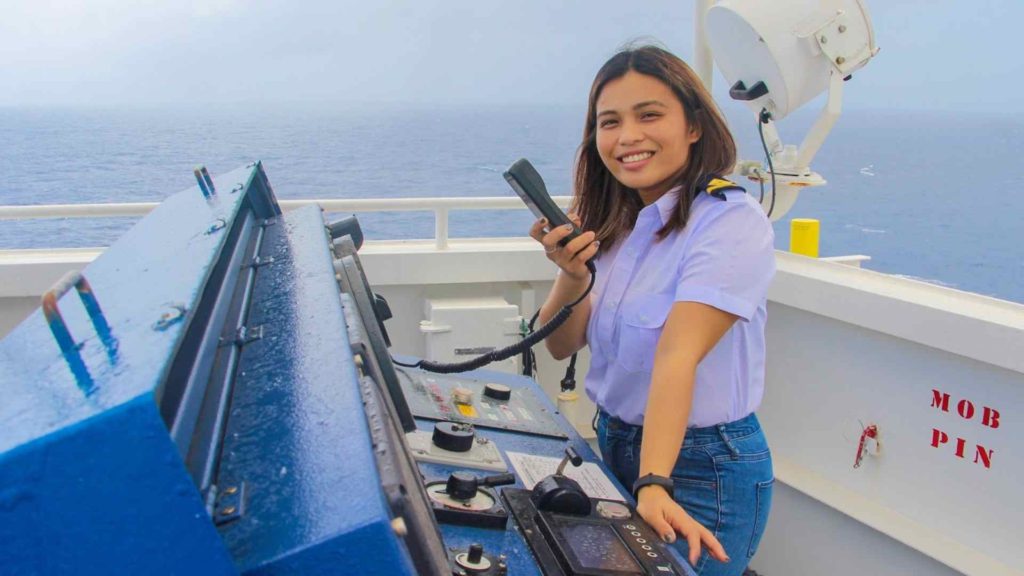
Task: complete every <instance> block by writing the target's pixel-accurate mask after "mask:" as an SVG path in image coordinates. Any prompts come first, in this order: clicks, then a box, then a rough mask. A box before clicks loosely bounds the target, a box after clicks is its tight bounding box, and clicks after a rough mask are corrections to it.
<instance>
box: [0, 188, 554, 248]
mask: <svg viewBox="0 0 1024 576" xmlns="http://www.w3.org/2000/svg"><path fill="white" fill-rule="evenodd" d="M552 199H553V200H554V201H555V203H556V204H558V205H559V206H560V207H562V208H563V209H564V208H567V207H568V206H569V203H570V201H571V197H569V196H555V197H553V198H552ZM278 203H279V204H280V205H281V209H282V210H284V211H286V212H287V211H289V210H294V209H296V208H300V207H302V206H309V205H310V204H317V205H319V206H320V207H321V208H323V210H324V212H351V213H358V212H433V213H434V242H435V243H436V244H437V247H438V248H442V249H443V248H447V247H448V213H449V212H450V211H452V210H516V209H522V208H524V206H523V203H522V202H521V201H520V200H519V198H516V197H514V196H512V197H501V196H494V197H491V196H488V197H471V198H356V199H338V198H323V199H302V200H278ZM159 204H160V203H159V202H130V203H109V204H38V205H31V206H0V220H34V219H43V218H115V217H125V216H145V215H146V214H148V213H149V212H150V211H151V210H153V209H154V208H156V207H157V206H159Z"/></svg>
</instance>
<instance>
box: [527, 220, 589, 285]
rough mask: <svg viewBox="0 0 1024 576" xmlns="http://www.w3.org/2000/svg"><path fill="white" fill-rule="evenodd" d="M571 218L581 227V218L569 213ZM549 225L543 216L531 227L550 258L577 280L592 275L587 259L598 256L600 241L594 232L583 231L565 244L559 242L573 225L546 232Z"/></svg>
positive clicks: (533, 234) (532, 232) (569, 231)
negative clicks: (545, 229)
mask: <svg viewBox="0 0 1024 576" xmlns="http://www.w3.org/2000/svg"><path fill="white" fill-rule="evenodd" d="M569 220H571V221H572V222H573V224H575V225H576V227H577V228H579V227H580V218H579V216H577V215H575V214H569ZM547 225H548V221H547V219H546V218H541V219H540V220H537V221H536V222H534V223H533V226H531V227H530V237H531V238H533V239H534V240H536V241H537V242H540V243H541V244H543V245H544V252H545V253H546V254H547V257H548V260H551V261H552V262H554V263H555V264H556V265H557V266H558V267H559V268H561V269H562V271H563V272H564V273H565V274H568V275H569V276H571V277H572V278H574V279H576V280H586V279H587V278H589V277H590V270H588V269H587V261H589V260H590V259H591V258H593V257H594V256H597V249H598V246H599V245H600V243H599V242H598V241H597V240H596V238H597V236H596V235H595V234H594V233H593V232H583V233H582V234H580V235H579V236H577V237H576V238H574V239H573V240H572V241H570V242H569V243H567V244H566V245H565V246H559V245H558V243H559V242H560V241H561V240H562V239H563V238H565V237H566V236H568V235H569V233H571V232H572V226H569V225H568V224H566V225H565V226H559V227H557V228H555V229H554V230H552V231H550V232H547V233H545V232H544V228H545V227H546V226H547Z"/></svg>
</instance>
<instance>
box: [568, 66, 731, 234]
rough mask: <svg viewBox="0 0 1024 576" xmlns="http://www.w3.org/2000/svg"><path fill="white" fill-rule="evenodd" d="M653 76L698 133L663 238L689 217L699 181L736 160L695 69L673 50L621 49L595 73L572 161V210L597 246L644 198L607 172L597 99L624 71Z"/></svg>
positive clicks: (631, 219) (625, 225) (629, 221)
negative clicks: (594, 235)
mask: <svg viewBox="0 0 1024 576" xmlns="http://www.w3.org/2000/svg"><path fill="white" fill-rule="evenodd" d="M631 70H632V71H634V72H637V73H639V74H644V75H646V76H650V77H652V78H656V79H658V80H660V81H661V82H662V83H664V84H665V85H666V86H668V87H669V89H671V90H672V93H673V94H675V96H676V98H678V99H679V102H680V103H682V105H683V112H684V113H685V115H686V123H687V125H688V126H691V127H694V128H695V129H696V130H697V131H698V134H700V138H699V139H698V140H697V141H696V142H694V143H693V144H691V145H690V151H689V159H688V160H687V163H686V166H684V167H683V168H682V170H681V171H680V173H679V174H678V175H677V176H676V181H675V183H674V186H682V190H681V191H680V193H679V202H678V204H676V206H675V208H674V209H673V210H672V217H671V218H670V219H669V221H668V222H667V223H666V224H665V225H664V226H663V227H662V228H661V229H660V230H659V231H658V239H659V240H660V239H664V238H665V237H666V236H668V235H669V234H670V233H671V232H672V231H674V230H679V229H682V228H683V227H684V226H685V225H686V221H687V220H688V218H689V216H690V207H691V205H692V204H693V199H694V196H695V195H696V194H697V193H698V191H699V188H700V187H701V185H702V184H703V183H704V182H705V181H706V180H707V179H708V178H710V177H722V176H724V175H726V174H728V173H729V172H731V171H732V169H733V166H734V165H735V163H736V143H735V142H734V141H733V139H732V134H730V133H729V128H728V127H727V126H726V123H725V119H724V118H723V117H722V113H721V112H720V111H719V110H718V107H717V106H716V105H715V102H714V100H713V99H712V98H711V95H710V94H709V93H708V91H707V90H706V89H705V88H704V84H703V83H702V82H701V80H700V78H699V77H698V76H697V74H695V73H694V71H693V70H692V69H690V67H689V66H687V65H686V63H685V62H683V61H682V60H680V59H679V58H678V57H677V56H675V55H674V54H672V53H670V52H668V51H667V50H664V49H662V48H659V47H657V46H639V47H631V48H626V49H624V50H622V51H620V52H619V53H617V54H615V55H614V56H612V57H611V59H609V60H608V61H607V62H605V64H604V66H602V67H601V69H600V70H599V71H598V72H597V76H596V77H595V78H594V84H593V86H591V88H590V100H589V103H588V104H587V118H586V123H585V125H584V126H585V127H584V129H583V142H582V143H581V144H580V147H579V150H578V153H577V160H576V176H575V192H574V198H573V209H574V210H575V211H576V213H577V214H579V216H580V219H581V220H582V224H583V229H584V230H594V231H595V232H596V233H597V239H598V240H600V241H601V250H602V251H604V250H607V249H609V248H611V247H612V246H613V245H614V244H615V242H616V241H617V240H618V239H619V238H620V237H621V236H622V235H623V234H624V233H626V232H627V231H629V230H630V229H632V227H633V225H634V224H635V223H636V218H637V214H639V213H640V209H641V208H643V202H642V201H641V200H640V195H639V194H637V192H636V190H633V189H632V188H628V187H626V186H623V185H622V184H621V183H619V181H618V180H616V179H615V177H614V176H612V175H611V173H610V172H608V169H607V168H606V167H605V165H604V162H602V161H601V156H600V155H599V154H598V151H597V134H596V130H597V99H598V98H599V97H600V96H601V91H602V90H604V87H605V85H607V84H608V83H609V82H611V81H612V80H616V79H618V78H621V77H623V76H625V75H626V73H627V72H629V71H631Z"/></svg>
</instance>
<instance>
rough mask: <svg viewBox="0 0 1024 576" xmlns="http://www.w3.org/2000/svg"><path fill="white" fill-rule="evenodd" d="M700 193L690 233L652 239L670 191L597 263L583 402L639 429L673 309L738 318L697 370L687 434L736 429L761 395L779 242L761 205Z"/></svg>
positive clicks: (670, 204)
mask: <svg viewBox="0 0 1024 576" xmlns="http://www.w3.org/2000/svg"><path fill="white" fill-rule="evenodd" d="M725 195H726V200H725V201H723V200H720V199H718V198H715V197H712V196H710V195H708V194H703V193H702V194H700V196H698V197H697V199H696V200H694V203H693V209H692V211H691V212H690V219H689V221H688V222H687V224H686V226H685V227H684V228H683V229H682V230H679V231H676V232H674V233H672V234H670V235H669V236H668V237H667V238H665V239H664V240H661V241H660V242H659V241H656V236H655V234H656V233H657V231H658V230H659V229H660V228H661V227H662V226H663V225H664V223H665V222H667V221H668V219H669V217H670V216H671V213H672V209H673V208H674V207H675V204H676V201H677V200H678V189H673V190H670V191H669V192H668V193H666V194H664V195H663V196H662V197H661V198H659V199H658V200H657V201H656V202H654V203H653V204H650V205H648V206H646V207H644V208H643V210H641V211H640V214H639V216H638V217H637V221H636V226H634V228H633V231H632V232H630V234H629V235H628V236H627V237H625V238H624V239H623V238H620V240H619V241H618V242H616V243H615V245H614V246H613V247H612V248H611V250H609V251H608V252H606V253H604V254H602V255H601V256H600V257H598V258H597V260H596V264H597V280H596V282H595V285H594V290H593V292H591V294H590V304H591V313H590V321H589V323H588V325H587V342H588V344H589V345H590V351H591V360H590V370H589V371H588V372H587V377H586V381H585V383H586V390H587V395H588V396H590V398H591V400H593V401H594V402H595V403H596V404H597V405H598V406H600V407H601V408H603V409H604V410H605V411H606V412H608V413H609V414H611V415H613V416H617V417H618V418H620V419H622V420H624V421H626V422H629V423H631V424H637V425H640V424H643V419H644V410H645V408H646V406H647V395H648V391H649V390H650V385H651V372H652V370H653V368H654V351H655V348H656V347H657V344H658V338H659V337H660V336H661V332H662V328H663V327H664V325H665V319H666V318H667V317H668V314H669V311H670V310H671V308H672V305H673V304H674V303H676V302H701V303H703V304H707V305H709V306H714V307H715V308H718V309H719V310H724V311H725V312H729V313H730V314H735V315H736V316H739V318H740V320H738V321H736V322H735V323H734V324H733V325H732V327H731V328H729V331H728V332H726V333H725V335H724V336H722V339H721V340H719V342H718V343H717V344H716V345H715V346H714V348H712V349H711V351H710V352H708V354H707V356H705V357H704V359H703V360H702V361H701V362H700V364H698V365H697V380H696V385H695V388H694V391H693V405H692V408H691V410H690V420H689V423H688V426H689V427H704V426H711V425H715V424H720V423H723V422H732V421H735V420H738V419H740V418H743V417H744V416H747V415H748V414H750V413H752V412H753V411H754V410H755V409H757V407H758V406H759V405H760V403H761V398H762V396H763V395H764V369H765V363H764V358H765V345H764V327H765V320H766V317H767V314H766V310H765V305H766V299H767V293H768V285H769V284H770V283H771V280H772V277H773V276H774V275H775V251H774V239H775V234H774V233H773V231H772V227H771V224H770V222H769V221H768V218H767V217H766V216H765V214H764V211H763V210H762V209H761V207H760V206H759V205H758V203H757V201H756V200H754V199H753V198H751V197H750V196H749V195H748V194H746V193H744V192H742V191H737V190H733V191H726V192H725Z"/></svg>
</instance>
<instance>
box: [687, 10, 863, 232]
mask: <svg viewBox="0 0 1024 576" xmlns="http://www.w3.org/2000/svg"><path fill="white" fill-rule="evenodd" d="M705 28H706V30H707V40H708V44H709V46H710V47H711V52H712V54H714V60H715V62H716V63H717V64H718V68H719V69H720V70H721V71H722V75H723V76H724V77H725V79H726V81H728V82H729V86H730V89H729V95H730V96H731V97H732V98H734V99H736V100H740V101H744V102H746V104H747V106H748V107H750V109H751V110H753V111H754V113H755V114H756V115H758V117H759V118H760V119H761V120H760V121H762V122H763V126H762V129H763V134H764V139H765V146H766V148H767V150H768V155H769V157H770V159H771V166H772V169H771V170H770V171H769V170H767V169H765V168H764V167H763V166H761V164H760V162H757V161H740V162H739V164H738V165H737V172H738V173H739V174H740V175H742V176H746V177H748V178H750V179H751V180H754V181H759V182H765V181H770V180H772V177H773V176H774V181H775V186H774V187H773V189H772V191H771V194H770V195H765V197H764V198H763V199H762V207H763V208H764V209H765V211H766V212H768V214H769V216H770V217H771V218H772V220H777V219H779V218H781V217H782V216H783V215H784V214H785V213H786V212H787V211H788V210H789V209H790V208H791V207H792V205H793V203H794V202H796V197H797V194H798V193H799V191H800V190H801V189H802V188H804V187H807V186H819V185H822V184H825V179H824V178H822V177H821V176H820V175H819V174H817V173H815V172H812V171H811V169H810V164H811V160H812V159H813V158H814V155H815V154H816V153H817V152H818V150H819V149H820V148H821V145H822V143H824V141H825V138H826V137H827V136H828V133H829V132H830V131H831V130H832V126H833V125H834V124H835V121H836V119H837V118H838V117H839V113H840V109H841V107H842V92H843V90H842V89H843V82H844V80H848V79H850V77H851V75H852V74H853V72H855V71H857V70H859V69H861V68H862V67H864V65H865V64H867V63H868V61H869V60H870V59H871V58H872V57H873V56H874V55H875V54H877V53H878V47H877V46H876V45H875V37H874V31H873V29H872V26H871V18H870V16H869V15H868V11H867V7H866V6H865V5H864V3H863V2H862V1H861V0H772V1H771V2H765V1H763V0H722V1H721V2H718V3H717V4H715V5H713V6H711V7H710V8H709V9H708V11H707V14H706V18H705ZM826 90H827V91H828V97H827V100H826V103H825V107H824V109H823V110H822V111H821V114H820V115H819V116H818V119H817V120H816V121H815V123H814V125H813V126H812V127H811V130H810V132H808V134H807V135H806V136H805V137H804V140H803V142H802V143H801V144H800V147H799V148H797V147H796V146H794V145H787V144H784V143H783V142H782V140H781V139H780V138H779V133H778V130H777V129H776V127H775V122H776V121H779V120H782V119H783V118H785V117H786V116H788V115H789V114H790V113H791V112H793V111H795V110H796V109H798V108H800V107H801V106H803V105H804V104H806V103H807V102H809V101H811V100H812V99H814V98H815V97H816V96H818V95H819V94H821V93H822V92H825V91H826ZM765 112H766V113H765ZM773 173H774V174H773Z"/></svg>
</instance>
